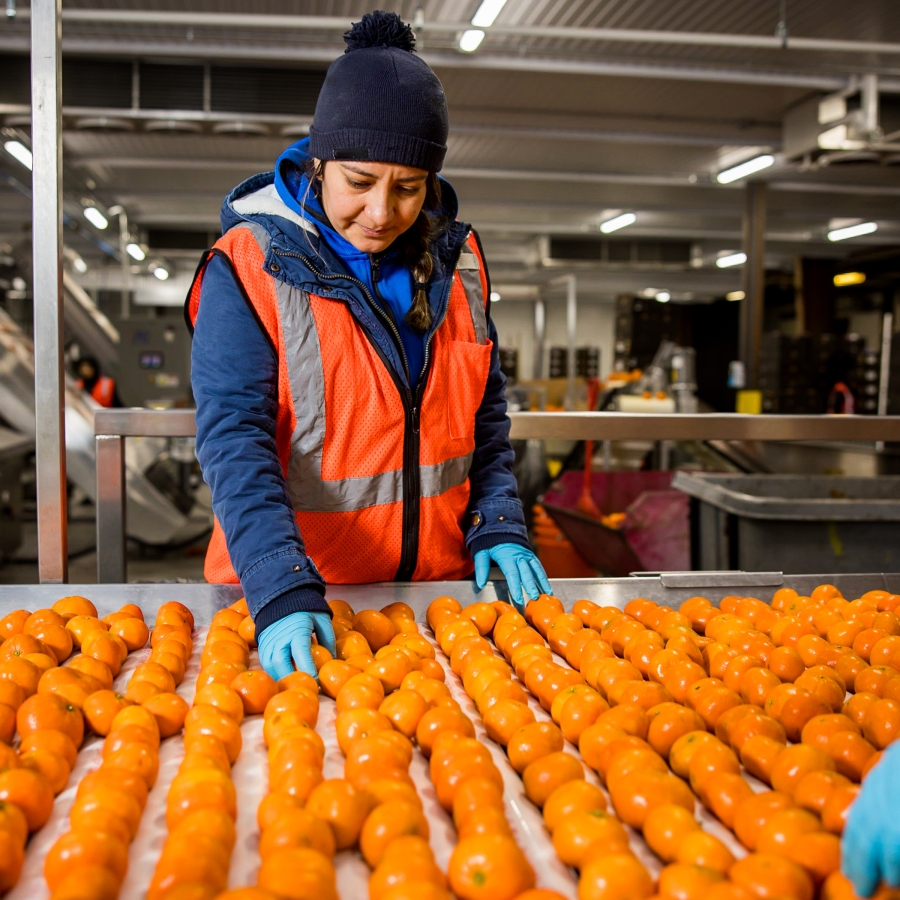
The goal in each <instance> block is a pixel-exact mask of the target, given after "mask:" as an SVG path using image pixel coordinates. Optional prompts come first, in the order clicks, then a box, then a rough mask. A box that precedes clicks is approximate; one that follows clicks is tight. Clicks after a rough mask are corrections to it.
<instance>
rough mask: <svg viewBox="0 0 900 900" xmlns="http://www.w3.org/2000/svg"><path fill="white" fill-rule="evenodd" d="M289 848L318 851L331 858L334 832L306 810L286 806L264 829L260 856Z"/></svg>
mask: <svg viewBox="0 0 900 900" xmlns="http://www.w3.org/2000/svg"><path fill="white" fill-rule="evenodd" d="M291 847H305V848H308V849H311V850H317V851H318V852H319V853H321V854H323V855H324V856H326V857H328V858H329V859H330V858H331V857H333V856H334V853H335V844H334V834H333V833H332V831H331V828H330V826H329V825H328V824H327V823H326V822H323V821H322V820H321V819H320V818H319V817H318V816H315V815H313V814H312V813H311V812H309V810H306V809H300V808H299V807H291V808H286V809H284V810H283V811H282V812H281V813H280V814H279V816H278V817H277V818H275V819H273V820H272V821H271V822H269V823H268V824H267V825H266V828H265V829H264V830H263V833H262V837H261V838H260V842H259V855H260V857H261V858H262V859H263V860H265V859H268V858H269V857H270V856H272V854H273V853H277V852H279V851H280V850H285V849H288V848H291Z"/></svg>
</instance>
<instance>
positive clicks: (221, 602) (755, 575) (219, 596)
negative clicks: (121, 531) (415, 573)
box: [0, 572, 900, 626]
mask: <svg viewBox="0 0 900 900" xmlns="http://www.w3.org/2000/svg"><path fill="white" fill-rule="evenodd" d="M691 576H696V579H705V580H706V582H707V584H708V585H709V586H707V587H696V586H694V582H695V581H696V579H691ZM754 579H756V580H762V581H765V582H766V584H764V585H761V584H755V585H754V584H750V583H748V582H750V581H752V580H754ZM777 579H783V584H776V583H774V582H775V581H776V580H777ZM551 584H552V585H553V592H554V595H555V596H557V597H558V598H559V599H560V600H561V601H562V602H563V605H564V606H565V607H566V609H569V610H571V609H572V606H573V605H574V604H575V602H576V601H577V600H582V599H586V600H592V601H593V602H594V603H598V604H599V605H601V606H615V607H617V608H619V609H622V608H623V607H624V606H625V604H626V603H627V602H628V601H629V600H633V599H634V598H636V597H646V598H647V599H649V600H653V601H655V602H656V603H659V604H661V605H663V606H669V607H671V608H673V609H674V608H677V607H678V606H680V605H681V604H682V603H683V602H684V601H685V600H687V599H689V598H690V597H694V596H697V595H698V593H699V594H701V595H702V596H704V597H707V599H709V600H710V601H711V602H712V603H713V604H716V605H717V604H718V603H719V602H720V601H721V600H722V598H723V597H726V596H728V595H730V594H738V596H745V595H746V591H752V592H753V594H752V595H753V596H758V597H759V599H761V600H764V601H765V602H767V603H768V602H771V600H772V595H773V594H774V593H775V590H777V588H778V587H782V586H783V587H792V588H794V589H795V590H797V592H798V593H800V594H801V595H808V594H810V593H811V592H812V590H813V589H814V588H815V587H817V586H818V585H820V584H833V585H835V587H837V588H838V589H839V590H840V591H841V592H842V593H843V595H844V596H845V597H848V598H856V597H859V596H861V595H862V594H864V593H866V591H871V590H886V591H890V592H891V593H900V573H873V574H861V575H829V574H822V575H781V573H778V572H664V573H661V574H657V575H645V574H643V573H640V574H639V575H638V576H637V577H631V578H554V579H553V580H552V582H551ZM667 584H668V585H672V586H670V587H667ZM66 594H80V595H83V596H85V597H88V598H90V599H91V600H92V601H93V602H94V603H95V604H96V605H97V608H98V610H99V611H100V613H101V615H106V614H107V613H110V612H114V611H115V610H117V609H119V608H120V607H121V606H122V604H123V603H137V604H138V605H139V606H140V607H141V609H143V611H144V613H145V614H146V617H147V620H148V623H152V621H153V619H154V617H155V614H156V610H157V609H159V607H160V606H161V605H162V604H163V603H165V602H166V601H169V600H178V601H180V602H181V603H184V604H185V605H187V606H188V607H189V608H190V609H191V611H192V612H193V613H194V617H195V620H196V624H197V625H198V626H203V625H208V624H209V622H210V621H211V619H212V617H213V615H214V614H215V612H216V611H217V610H219V609H222V608H223V607H225V606H228V605H229V604H231V603H234V602H235V600H237V599H238V598H239V597H241V595H242V592H241V587H240V585H232V584H183V583H179V584H175V583H172V584H82V585H74V584H70V585H58V584H57V585H53V584H27V585H6V586H3V587H0V615H5V614H6V613H7V612H11V611H12V610H13V609H19V608H25V609H38V608H41V607H48V606H50V605H52V604H53V603H54V602H55V601H56V600H58V599H59V598H60V597H62V596H64V595H66ZM443 595H449V596H451V597H455V598H456V599H457V600H459V602H460V603H462V604H463V606H468V605H469V604H470V603H478V602H488V603H490V602H491V601H493V600H505V601H508V600H509V593H508V591H507V587H506V583H505V582H503V581H493V582H488V584H487V586H486V587H485V588H484V589H483V590H481V591H476V590H475V583H474V582H473V581H431V582H429V581H419V582H387V583H380V584H339V585H329V586H328V589H327V592H326V598H327V599H328V600H337V599H340V600H346V601H347V602H348V603H349V604H350V605H351V606H352V607H353V608H354V609H355V610H357V611H358V610H362V609H381V608H382V607H384V606H386V605H387V604H388V603H396V602H402V603H407V604H408V605H409V606H410V607H412V609H413V611H414V612H415V614H416V617H417V618H418V619H419V620H420V621H424V618H425V610H426V609H427V608H428V605H429V604H430V603H431V602H432V600H434V599H435V598H436V597H440V596H443Z"/></svg>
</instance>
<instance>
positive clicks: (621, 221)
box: [600, 213, 637, 234]
mask: <svg viewBox="0 0 900 900" xmlns="http://www.w3.org/2000/svg"><path fill="white" fill-rule="evenodd" d="M636 221H637V216H636V215H635V214H634V213H622V215H621V216H616V217H615V218H614V219H607V220H606V221H605V222H601V223H600V230H601V231H602V232H603V233H604V234H609V233H610V232H611V231H618V230H619V229H620V228H626V227H627V226H628V225H634V223H635V222H636Z"/></svg>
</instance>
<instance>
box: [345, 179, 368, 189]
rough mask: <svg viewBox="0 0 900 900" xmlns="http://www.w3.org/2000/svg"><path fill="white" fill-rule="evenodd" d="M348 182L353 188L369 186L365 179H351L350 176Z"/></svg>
mask: <svg viewBox="0 0 900 900" xmlns="http://www.w3.org/2000/svg"><path fill="white" fill-rule="evenodd" d="M347 182H348V184H349V185H350V187H352V188H367V187H369V185H368V184H367V183H366V182H365V181H351V180H350V179H349V178H348V179H347Z"/></svg>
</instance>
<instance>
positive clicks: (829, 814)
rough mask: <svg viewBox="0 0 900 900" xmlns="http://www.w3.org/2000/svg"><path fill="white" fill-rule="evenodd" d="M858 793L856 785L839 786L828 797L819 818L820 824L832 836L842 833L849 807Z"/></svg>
mask: <svg viewBox="0 0 900 900" xmlns="http://www.w3.org/2000/svg"><path fill="white" fill-rule="evenodd" d="M858 793H859V785H858V784H848V785H839V786H838V787H836V788H835V789H834V790H833V791H832V792H831V793H830V794H829V795H828V798H827V799H826V801H825V805H824V806H823V807H822V813H821V816H822V824H823V825H824V826H825V828H826V829H827V830H828V831H830V832H831V833H832V834H842V833H843V831H844V826H845V825H846V824H847V815H848V813H849V810H850V806H851V804H852V803H853V801H854V800H855V799H856V796H857V794H858Z"/></svg>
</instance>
